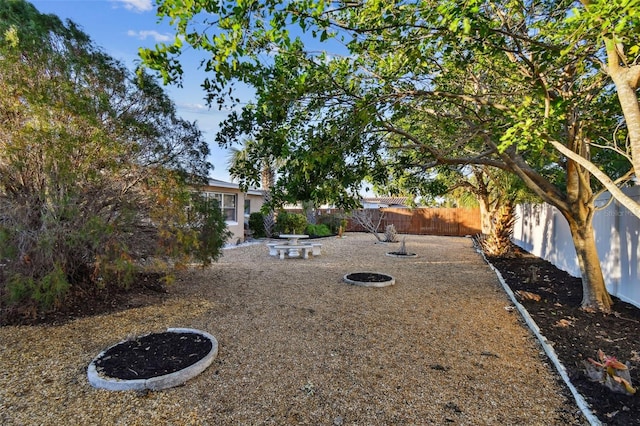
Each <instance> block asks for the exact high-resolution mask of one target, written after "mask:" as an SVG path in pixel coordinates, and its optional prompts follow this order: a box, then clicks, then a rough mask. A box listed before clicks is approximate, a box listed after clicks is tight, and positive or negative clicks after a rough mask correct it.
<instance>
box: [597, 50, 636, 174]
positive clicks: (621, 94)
mask: <svg viewBox="0 0 640 426" xmlns="http://www.w3.org/2000/svg"><path fill="white" fill-rule="evenodd" d="M605 48H606V51H607V73H608V74H609V76H610V77H611V79H612V80H613V83H614V84H615V86H616V92H617V94H618V100H619V101H620V106H621V107H622V115H624V120H625V122H626V124H627V132H628V135H629V146H630V147H631V161H632V164H633V168H634V170H635V172H636V177H639V176H638V173H640V105H639V104H638V94H637V92H636V91H637V89H638V86H639V85H640V65H631V66H622V65H621V62H624V61H622V60H621V59H622V58H620V53H619V51H618V49H617V48H616V44H615V43H614V41H613V40H611V39H608V38H606V39H605Z"/></svg>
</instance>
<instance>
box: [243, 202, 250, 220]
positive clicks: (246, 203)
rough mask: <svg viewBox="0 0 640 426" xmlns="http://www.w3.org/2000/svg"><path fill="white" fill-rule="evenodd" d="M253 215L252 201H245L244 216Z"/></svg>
mask: <svg viewBox="0 0 640 426" xmlns="http://www.w3.org/2000/svg"><path fill="white" fill-rule="evenodd" d="M250 214H251V200H247V199H245V200H244V215H245V216H249V215H250Z"/></svg>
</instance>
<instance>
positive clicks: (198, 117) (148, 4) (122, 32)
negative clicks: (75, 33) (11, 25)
mask: <svg viewBox="0 0 640 426" xmlns="http://www.w3.org/2000/svg"><path fill="white" fill-rule="evenodd" d="M30 2H31V4H33V5H34V6H35V7H36V9H38V11H40V12H41V13H50V14H54V15H57V16H58V17H60V18H61V19H63V20H65V19H70V20H72V21H73V22H75V23H76V24H78V25H79V26H80V27H81V28H82V29H83V31H84V32H85V33H87V34H88V35H89V36H90V37H91V39H92V40H93V42H94V43H95V44H96V45H97V46H99V47H101V48H102V49H103V50H104V51H105V52H106V53H107V54H109V55H110V56H112V57H113V58H115V59H118V60H120V61H121V62H122V63H124V64H125V65H126V66H127V67H129V68H130V69H133V68H135V66H136V64H137V63H138V61H139V57H138V49H139V48H140V47H153V46H155V45H156V44H157V43H162V42H170V41H171V40H172V39H173V37H174V35H175V33H174V32H173V30H172V29H171V27H170V26H169V25H168V23H166V22H159V20H158V17H157V16H156V7H155V4H154V3H153V1H152V0H39V1H35V0H31V1H30ZM201 58H202V57H201V56H199V55H198V54H195V53H194V54H192V55H190V56H185V57H184V58H183V59H181V61H182V64H183V68H184V69H185V81H184V84H183V88H178V87H176V86H165V90H166V91H167V93H168V94H169V95H170V97H171V99H173V101H174V103H175V104H176V107H177V110H178V115H179V116H180V117H182V118H183V119H185V120H188V121H197V123H198V127H199V128H200V130H202V132H203V133H204V136H205V139H206V140H207V141H208V142H209V146H210V149H211V154H210V156H209V161H210V162H211V163H212V164H213V166H214V169H213V171H211V172H210V174H209V177H211V178H214V179H220V180H224V181H227V182H229V181H230V177H229V173H228V171H227V160H228V155H229V153H228V151H227V150H225V149H222V148H220V147H218V145H217V144H216V143H215V141H214V137H215V134H216V132H217V130H218V127H219V124H220V122H221V121H222V120H224V118H225V117H226V116H227V114H228V112H226V111H219V110H218V109H217V106H214V107H213V108H211V109H210V108H208V107H207V106H206V103H205V101H204V94H205V93H204V90H203V89H202V88H201V87H200V84H201V82H202V81H203V80H204V72H202V71H200V70H199V60H200V59H201ZM240 97H241V98H245V99H243V100H249V99H246V98H248V97H250V94H249V93H248V92H247V93H244V94H241V95H240Z"/></svg>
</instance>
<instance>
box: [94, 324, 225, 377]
mask: <svg viewBox="0 0 640 426" xmlns="http://www.w3.org/2000/svg"><path fill="white" fill-rule="evenodd" d="M212 347H213V345H212V343H211V340H209V339H207V338H206V337H204V336H202V335H200V334H197V333H180V332H163V333H152V334H147V335H145V336H140V337H138V338H136V339H131V340H127V341H125V342H121V343H118V344H117V345H115V346H112V347H111V348H109V349H108V350H106V351H105V352H104V354H102V355H101V356H100V357H98V359H96V361H95V366H96V370H97V371H98V372H99V373H101V374H103V375H105V376H107V377H113V378H118V379H122V380H134V379H150V378H152V377H159V376H164V375H166V374H171V373H174V372H176V371H180V370H182V369H184V368H187V367H189V366H191V365H193V364H195V363H196V362H198V361H200V360H201V359H203V358H204V357H205V356H206V355H207V354H208V353H209V352H210V351H211V348H212Z"/></svg>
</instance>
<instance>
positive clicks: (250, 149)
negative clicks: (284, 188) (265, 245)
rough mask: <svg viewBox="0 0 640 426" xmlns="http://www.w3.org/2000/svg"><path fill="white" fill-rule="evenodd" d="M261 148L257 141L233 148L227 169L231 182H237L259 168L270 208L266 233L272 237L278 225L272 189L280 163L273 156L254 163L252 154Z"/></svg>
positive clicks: (252, 140)
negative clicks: (236, 180) (272, 204)
mask: <svg viewBox="0 0 640 426" xmlns="http://www.w3.org/2000/svg"><path fill="white" fill-rule="evenodd" d="M259 148H260V142H258V141H256V140H255V139H246V140H245V141H244V142H243V148H242V149H240V148H236V147H232V148H231V153H230V154H229V158H228V160H227V168H228V169H229V175H230V176H231V180H235V179H242V178H245V177H246V176H251V175H252V171H255V170H256V169H255V167H256V165H257V166H259V171H260V186H261V189H262V191H263V195H264V201H265V204H266V205H267V206H269V211H268V212H267V213H266V214H265V215H264V231H265V234H266V236H267V237H271V236H272V235H273V230H274V228H275V223H276V221H275V214H274V211H273V208H272V207H271V188H272V187H273V186H274V184H275V179H276V174H277V169H276V167H277V165H278V164H279V163H280V162H279V161H278V160H277V159H275V158H273V157H271V156H261V157H260V159H259V161H258V162H257V163H256V162H254V161H253V160H252V153H254V152H256V151H258V152H259Z"/></svg>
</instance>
